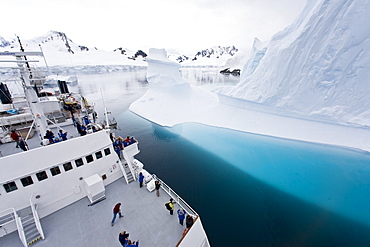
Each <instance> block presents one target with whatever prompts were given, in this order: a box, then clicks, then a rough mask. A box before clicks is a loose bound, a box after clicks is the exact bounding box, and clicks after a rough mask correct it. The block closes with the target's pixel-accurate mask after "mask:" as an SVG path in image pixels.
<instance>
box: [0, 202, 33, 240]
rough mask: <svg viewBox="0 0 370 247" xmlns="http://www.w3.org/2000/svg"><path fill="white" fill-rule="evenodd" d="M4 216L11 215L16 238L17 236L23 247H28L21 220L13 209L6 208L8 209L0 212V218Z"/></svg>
mask: <svg viewBox="0 0 370 247" xmlns="http://www.w3.org/2000/svg"><path fill="white" fill-rule="evenodd" d="M5 215H11V217H12V219H13V220H14V221H15V224H16V225H17V229H18V236H19V238H20V240H21V241H22V244H23V246H25V247H26V246H28V245H27V240H26V235H25V234H24V230H23V226H22V222H21V218H19V216H18V214H17V212H16V211H15V209H14V208H8V209H6V210H4V211H1V212H0V217H2V216H5Z"/></svg>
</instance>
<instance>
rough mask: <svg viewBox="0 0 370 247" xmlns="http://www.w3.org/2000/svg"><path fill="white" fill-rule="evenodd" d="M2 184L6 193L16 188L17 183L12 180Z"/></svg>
mask: <svg viewBox="0 0 370 247" xmlns="http://www.w3.org/2000/svg"><path fill="white" fill-rule="evenodd" d="M3 186H4V189H5V191H6V192H7V193H9V192H11V191H14V190H17V189H18V187H17V185H16V184H15V182H14V181H13V182H9V183H7V184H4V185H3Z"/></svg>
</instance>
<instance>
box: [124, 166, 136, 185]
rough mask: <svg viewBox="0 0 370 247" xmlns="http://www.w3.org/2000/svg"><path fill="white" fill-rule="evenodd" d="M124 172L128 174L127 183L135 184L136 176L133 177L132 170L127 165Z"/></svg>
mask: <svg viewBox="0 0 370 247" xmlns="http://www.w3.org/2000/svg"><path fill="white" fill-rule="evenodd" d="M124 170H125V172H126V176H127V183H131V182H134V181H135V179H134V176H133V175H132V173H131V171H130V169H129V168H128V167H127V165H124Z"/></svg>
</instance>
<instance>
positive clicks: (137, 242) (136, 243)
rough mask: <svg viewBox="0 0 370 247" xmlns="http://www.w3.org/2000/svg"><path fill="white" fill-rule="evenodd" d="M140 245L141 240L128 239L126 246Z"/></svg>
mask: <svg viewBox="0 0 370 247" xmlns="http://www.w3.org/2000/svg"><path fill="white" fill-rule="evenodd" d="M138 246H139V240H137V241H134V242H132V241H131V240H127V245H126V247H138Z"/></svg>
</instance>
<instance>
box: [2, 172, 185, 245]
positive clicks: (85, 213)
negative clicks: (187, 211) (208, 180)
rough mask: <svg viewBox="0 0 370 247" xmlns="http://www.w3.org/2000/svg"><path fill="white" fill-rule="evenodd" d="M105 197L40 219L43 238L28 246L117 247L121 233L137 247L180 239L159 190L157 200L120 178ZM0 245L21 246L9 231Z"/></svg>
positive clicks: (80, 202)
mask: <svg viewBox="0 0 370 247" xmlns="http://www.w3.org/2000/svg"><path fill="white" fill-rule="evenodd" d="M106 197H107V199H105V200H103V201H101V202H99V203H97V204H95V205H93V206H88V204H89V203H90V201H89V200H88V199H87V198H84V199H82V200H80V201H78V202H76V203H74V204H72V205H70V206H67V207H65V208H63V209H61V210H59V211H57V212H55V213H53V214H51V215H49V216H47V217H45V218H43V219H41V224H42V227H43V230H44V233H45V239H44V240H39V241H37V242H35V243H33V244H32V245H30V246H35V247H49V246H53V247H62V246H63V247H67V246H79V247H85V246H86V247H91V246H98V247H112V246H120V243H119V241H118V234H119V233H120V232H121V231H123V230H126V231H128V232H129V233H130V237H129V239H131V240H138V239H139V240H140V244H139V246H161V247H162V246H176V244H177V242H178V241H179V240H180V238H181V234H182V232H183V230H184V229H185V227H184V226H181V225H180V224H179V223H178V219H177V216H176V213H174V215H172V216H171V215H170V214H169V211H168V210H166V208H165V206H164V204H165V203H166V202H167V201H168V200H169V196H168V195H167V194H165V193H164V192H163V191H161V196H160V197H157V196H156V195H155V192H152V193H151V192H149V191H148V190H147V189H146V188H144V187H143V188H139V183H138V182H132V183H130V184H129V185H127V184H126V182H125V180H124V179H123V178H121V179H119V180H117V181H116V182H114V183H112V184H110V185H108V186H107V187H106ZM118 202H121V203H122V206H121V210H122V214H123V215H124V217H123V218H118V216H117V219H116V221H115V224H114V226H113V227H112V226H111V220H112V217H113V213H112V210H113V207H114V205H115V204H116V203H118ZM175 211H177V207H176V206H175ZM0 246H4V247H5V246H7V247H21V246H22V243H21V241H20V239H19V237H18V233H17V232H13V233H11V234H8V235H6V236H4V237H2V238H0Z"/></svg>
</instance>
